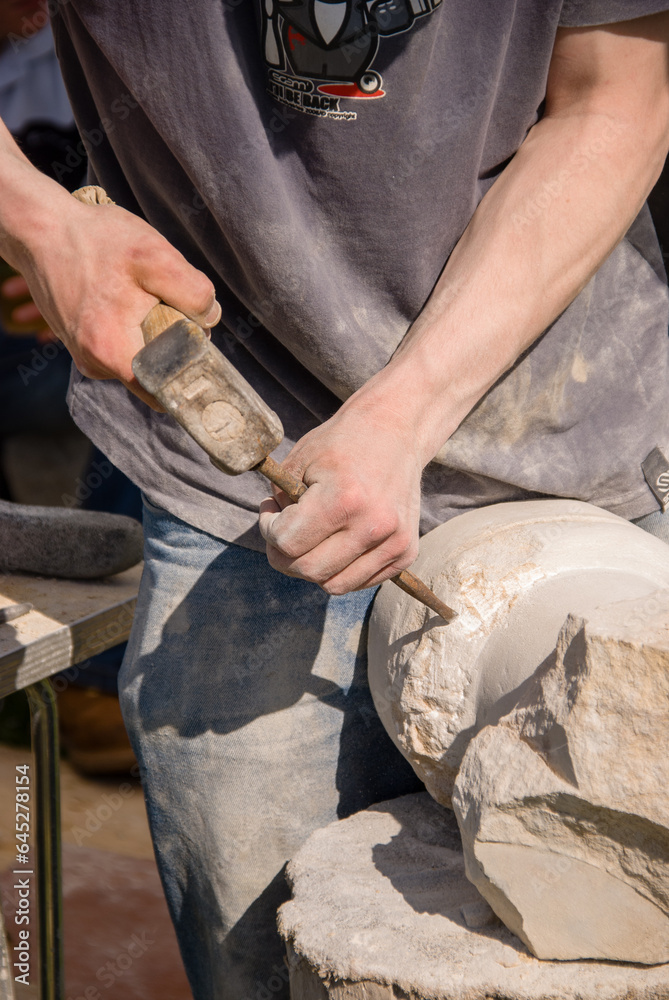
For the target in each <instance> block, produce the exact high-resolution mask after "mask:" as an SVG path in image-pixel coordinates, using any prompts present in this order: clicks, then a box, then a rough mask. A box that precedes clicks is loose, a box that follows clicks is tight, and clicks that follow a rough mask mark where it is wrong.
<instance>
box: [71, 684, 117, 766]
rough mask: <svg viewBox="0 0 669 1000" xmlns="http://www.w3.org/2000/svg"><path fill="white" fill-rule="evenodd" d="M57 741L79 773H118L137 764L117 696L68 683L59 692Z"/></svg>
mask: <svg viewBox="0 0 669 1000" xmlns="http://www.w3.org/2000/svg"><path fill="white" fill-rule="evenodd" d="M58 718H59V722H60V742H61V746H62V747H63V749H64V750H65V751H66V752H67V757H68V760H69V761H70V763H71V764H72V766H73V767H74V768H75V769H76V770H77V771H79V772H80V773H81V774H119V773H121V772H127V771H130V769H131V768H132V767H133V766H134V765H136V764H137V761H136V760H135V755H134V753H133V752H132V748H131V746H130V741H129V740H128V736H127V734H126V731H125V726H124V724H123V717H122V716H121V709H120V706H119V703H118V696H117V695H115V694H108V693H107V692H106V691H99V690H98V689H97V688H82V687H77V685H75V684H71V685H70V686H69V687H68V688H66V689H65V690H64V691H60V692H59V693H58Z"/></svg>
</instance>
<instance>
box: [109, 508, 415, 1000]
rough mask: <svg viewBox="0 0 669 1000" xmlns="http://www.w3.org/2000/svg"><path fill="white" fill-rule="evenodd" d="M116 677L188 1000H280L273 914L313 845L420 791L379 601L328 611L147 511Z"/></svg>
mask: <svg viewBox="0 0 669 1000" xmlns="http://www.w3.org/2000/svg"><path fill="white" fill-rule="evenodd" d="M144 533H145V538H146V562H145V568H144V574H143V577H142V584H141V587H140V594H139V601H138V605H137V613H136V617H135V623H136V624H135V626H133V630H132V635H131V637H130V641H129V644H128V650H127V653H126V657H125V660H124V664H123V667H122V670H121V674H120V677H119V689H120V695H121V704H122V708H123V712H124V716H125V719H126V724H127V727H128V731H129V733H130V736H131V740H132V743H133V747H134V750H135V753H136V755H137V759H138V760H139V763H140V768H141V772H142V781H143V785H144V790H145V793H146V799H147V809H148V814H149V822H150V825H151V831H152V835H153V839H154V845H155V850H156V857H157V860H158V866H159V869H160V874H161V877H162V880H163V885H164V888H165V893H166V896H167V900H168V905H169V907H170V911H171V914H172V919H173V921H174V924H175V926H176V929H177V934H178V937H179V943H180V947H181V952H182V955H183V959H184V963H185V966H186V971H187V973H188V977H189V979H190V983H191V987H192V990H193V994H194V997H195V1000H267V998H269V997H275V998H281V1000H283V998H286V997H288V985H287V978H288V976H287V970H286V966H285V962H284V952H283V948H282V945H281V941H280V939H279V936H278V934H277V931H276V910H277V907H278V906H279V905H280V904H281V903H282V902H283V901H284V900H286V899H287V898H288V895H289V890H288V887H287V884H286V881H285V877H284V867H285V864H286V862H287V861H288V859H289V858H290V857H291V856H292V855H293V854H294V853H295V851H296V850H297V848H298V847H299V846H300V845H301V844H302V843H303V842H304V840H305V839H306V838H307V837H308V836H309V834H310V833H311V832H312V831H313V830H315V829H317V828H319V827H322V826H324V825H325V824H327V823H330V822H331V821H332V820H335V819H337V818H338V817H344V816H347V815H349V814H350V813H353V812H356V811H357V810H359V809H364V808H366V807H367V806H368V805H370V804H371V803H373V802H378V801H382V800H383V799H389V798H393V797H395V796H397V795H402V794H405V793H408V792H413V791H417V790H419V789H420V788H421V787H422V786H421V784H420V782H419V781H418V779H417V778H416V777H415V775H414V774H413V771H412V770H411V768H410V767H409V765H408V764H407V763H406V761H405V760H404V759H403V758H402V757H401V755H400V754H399V752H398V751H397V750H396V749H395V747H394V746H393V744H392V743H391V741H390V739H389V738H388V736H387V735H386V733H385V731H384V730H383V728H382V726H381V724H380V722H379V720H378V717H377V715H376V712H375V710H374V706H373V704H372V700H371V696H370V693H369V688H368V685H367V662H366V644H367V620H368V617H369V611H370V608H371V602H372V599H373V597H374V591H369V590H366V591H360V592H358V593H353V594H349V595H347V596H345V597H328V595H327V594H325V593H324V592H323V591H322V590H321V589H320V588H319V587H317V586H315V585H313V584H309V583H305V582H304V581H302V580H295V579H291V578H289V577H286V576H283V575H282V574H280V573H277V572H276V571H274V570H273V569H271V567H270V566H269V564H268V563H267V559H266V557H265V556H264V554H262V553H259V552H254V551H251V550H249V549H244V548H241V547H239V546H236V545H231V544H227V543H225V542H222V541H220V540H219V539H217V538H214V537H212V536H210V535H207V534H204V533H203V532H201V531H197V530H196V529H194V528H191V527H190V526H189V525H187V524H184V523H183V522H182V521H179V520H178V519H177V518H174V517H172V516H170V515H169V514H166V513H165V512H164V511H159V510H157V509H156V508H154V507H151V506H147V509H146V510H145V517H144Z"/></svg>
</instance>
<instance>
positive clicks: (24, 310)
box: [11, 302, 45, 327]
mask: <svg viewBox="0 0 669 1000" xmlns="http://www.w3.org/2000/svg"><path fill="white" fill-rule="evenodd" d="M11 318H12V320H13V322H14V323H20V324H21V325H22V326H27V324H28V323H34V324H35V326H36V327H37V326H44V323H45V320H44V317H43V316H42V313H41V312H40V311H39V309H38V308H37V306H36V305H35V303H34V302H23V303H22V304H21V305H20V306H16V308H14V309H12V313H11Z"/></svg>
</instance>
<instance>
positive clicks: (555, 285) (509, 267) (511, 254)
mask: <svg viewBox="0 0 669 1000" xmlns="http://www.w3.org/2000/svg"><path fill="white" fill-rule="evenodd" d="M665 108H666V101H661V102H660V106H659V109H657V110H656V112H655V117H653V118H652V120H648V121H646V122H645V123H644V125H643V126H640V125H639V121H638V119H637V120H634V117H633V115H632V114H631V113H628V114H625V113H624V112H623V113H620V114H617V115H607V114H602V113H593V112H592V111H590V112H588V113H584V114H580V113H578V109H575V110H574V113H572V114H569V115H565V116H562V115H555V116H553V117H547V118H546V119H544V120H542V121H541V122H539V124H537V125H536V126H535V128H533V129H532V131H531V132H530V134H529V136H528V138H527V140H526V142H525V143H524V144H523V146H522V147H521V149H520V150H519V152H518V153H517V155H516V156H515V157H514V159H513V160H512V162H511V163H510V164H509V166H508V167H507V169H506V170H505V171H504V172H503V174H502V175H501V177H500V178H499V179H498V181H497V182H496V183H495V184H494V185H493V187H492V188H491V189H490V191H489V192H488V193H487V195H486V197H485V198H484V199H483V201H482V202H481V204H480V206H479V208H478V209H477V211H476V213H475V215H474V216H473V218H472V221H471V223H470V225H469V227H468V228H467V230H466V231H465V233H464V235H463V237H462V238H461V240H460V242H459V243H458V245H457V246H456V248H455V250H454V252H453V254H452V256H451V258H450V260H449V262H448V265H447V266H446V268H445V270H444V272H443V273H442V275H441V277H440V279H439V281H438V283H437V285H436V287H435V290H434V292H433V294H432V296H431V298H430V300H429V301H428V303H427V305H426V307H425V309H424V310H423V312H422V314H421V315H420V316H419V318H418V319H417V320H416V322H415V323H414V325H413V326H412V328H411V330H410V331H409V333H408V334H407V336H406V338H405V340H404V341H403V343H402V344H401V345H400V348H399V349H398V351H397V352H396V354H395V356H394V358H393V359H392V360H391V362H390V363H389V365H388V366H387V367H386V368H385V369H384V370H383V371H382V372H380V373H379V374H378V375H377V376H376V377H375V378H374V379H372V380H371V381H370V382H369V383H367V385H366V386H364V387H363V389H362V390H361V391H360V392H359V393H357V394H356V396H355V397H352V399H351V401H350V402H351V403H353V402H354V400H355V403H354V405H363V406H367V405H368V406H369V407H370V411H371V410H376V411H377V412H379V410H381V411H382V410H384V409H385V410H386V411H387V410H388V409H391V410H392V411H393V419H396V420H399V421H401V422H402V423H403V425H404V427H405V429H407V430H408V431H409V432H410V433H411V434H412V436H413V440H414V441H415V442H416V448H417V449H418V450H419V453H420V455H421V459H422V461H423V464H425V463H427V462H428V461H430V460H431V459H432V458H433V457H434V455H435V454H436V453H437V451H438V450H439V448H440V447H441V446H442V445H443V444H444V442H445V441H446V440H447V439H448V438H449V437H450V435H451V434H452V433H453V432H454V431H455V429H456V428H457V426H458V425H459V423H460V422H461V421H462V420H463V419H464V417H465V416H466V415H467V413H468V412H469V411H470V410H471V408H472V407H473V406H474V405H475V404H476V403H477V402H478V400H479V399H480V398H481V397H482V396H483V395H484V393H485V392H486V391H487V390H488V389H489V388H490V387H491V386H492V385H493V384H494V383H495V382H496V381H497V380H498V379H499V377H500V376H501V375H502V374H503V373H504V372H505V371H506V370H507V369H508V368H509V367H510V366H511V365H513V363H514V362H515V361H516V359H517V358H518V357H519V355H520V354H522V352H523V351H524V350H526V349H527V348H528V347H529V346H530V345H531V344H532V343H533V341H534V340H535V339H536V338H537V337H538V336H539V335H540V334H541V333H542V332H543V331H544V330H545V329H546V328H547V327H548V326H549V325H550V324H551V323H552V322H553V320H554V319H556V317H557V316H559V315H560V313H561V312H562V311H563V310H564V309H565V308H566V307H567V305H568V304H569V303H570V302H571V301H572V300H573V299H574V297H575V296H576V295H577V294H578V292H579V291H580V290H581V289H582V288H583V286H584V285H585V284H586V283H587V282H588V281H589V279H590V278H591V277H592V275H593V274H594V273H595V272H596V271H597V269H598V268H599V266H600V265H601V264H602V262H603V261H604V260H605V259H606V257H607V256H608V254H609V253H610V252H611V251H612V249H613V248H614V247H615V246H616V244H617V243H618V242H619V241H620V239H621V238H622V237H623V235H624V233H625V232H626V231H627V229H628V228H629V226H630V224H631V223H632V221H633V220H634V218H635V216H636V215H637V213H638V212H639V210H640V208H641V206H642V205H643V202H644V200H645V198H646V197H647V194H648V192H649V190H650V188H651V187H652V185H653V183H654V181H655V179H656V178H657V176H658V175H659V173H660V170H661V168H662V163H663V162H664V157H665V155H666V121H665V120H664V119H666V117H667V114H666V110H665Z"/></svg>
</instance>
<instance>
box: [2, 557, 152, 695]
mask: <svg viewBox="0 0 669 1000" xmlns="http://www.w3.org/2000/svg"><path fill="white" fill-rule="evenodd" d="M140 576H141V566H134V567H133V568H132V569H129V570H126V571H125V572H124V573H119V574H118V575H117V576H113V577H108V578H107V579H105V580H55V579H46V578H44V577H36V576H27V575H22V574H11V575H9V574H6V575H0V607H4V606H6V605H8V604H14V603H17V604H18V603H22V602H24V601H27V602H29V603H30V604H32V605H33V610H32V611H30V612H29V613H28V614H26V615H23V616H22V617H21V618H15V619H14V620H13V621H11V622H7V623H6V624H4V625H0V698H4V697H5V695H7V694H9V693H10V692H12V691H18V690H21V689H22V688H25V687H27V686H28V685H29V684H34V683H35V681H38V680H41V679H42V678H44V677H49V676H51V675H52V674H55V673H58V672H59V671H60V670H65V669H66V668H67V667H70V666H72V665H73V664H75V663H81V662H82V661H83V660H86V659H88V658H89V657H90V656H93V655H94V654H95V653H100V652H102V651H103V650H105V649H109V648H110V647H111V646H115V645H117V643H119V642H124V641H125V640H126V639H127V638H128V635H129V634H130V626H131V624H132V619H133V614H134V609H135V602H136V598H137V590H138V587H139V579H140Z"/></svg>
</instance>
